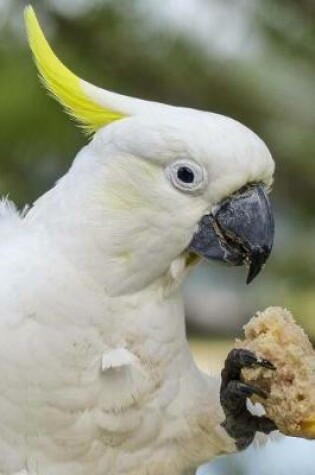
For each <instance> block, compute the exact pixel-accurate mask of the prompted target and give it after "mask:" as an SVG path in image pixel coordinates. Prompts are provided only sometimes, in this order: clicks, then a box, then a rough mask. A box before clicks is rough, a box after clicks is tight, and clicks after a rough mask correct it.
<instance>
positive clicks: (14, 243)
mask: <svg viewBox="0 0 315 475" xmlns="http://www.w3.org/2000/svg"><path fill="white" fill-rule="evenodd" d="M25 18H26V26H27V32H28V37H29V42H30V46H31V49H32V51H33V54H34V57H35V61H36V64H37V67H38V69H39V72H40V75H41V78H42V80H43V82H44V84H45V85H46V86H47V88H48V89H49V91H50V92H51V94H52V95H54V96H55V97H56V98H57V99H58V100H59V101H60V102H61V104H63V105H64V106H65V108H66V110H67V111H68V112H69V113H70V114H71V115H72V116H73V117H74V118H75V119H76V120H77V121H78V122H80V123H81V124H82V125H84V126H85V127H86V128H87V129H88V130H89V132H91V133H93V137H92V140H91V141H90V142H89V144H88V145H87V146H86V147H84V148H83V150H81V151H80V152H79V153H78V155H77V157H76V158H75V160H74V163H73V165H72V167H71V168H70V170H69V172H68V173H67V174H66V175H65V176H64V177H63V178H62V179H61V180H59V181H58V183H57V184H56V186H55V187H54V188H53V189H52V190H50V191H49V192H48V193H46V194H45V195H44V196H42V197H41V198H40V199H39V200H38V201H36V202H35V203H34V204H33V206H32V207H31V208H30V209H28V210H27V211H25V212H24V213H22V214H18V213H17V212H16V211H15V208H14V206H13V205H12V204H10V203H9V202H7V201H2V204H1V207H0V262H1V266H0V277H1V286H0V304H1V319H0V374H1V378H0V427H1V430H0V473H1V474H3V475H13V474H14V475H17V474H20V475H22V474H23V475H70V474H71V475H166V474H170V475H179V474H184V473H185V474H188V473H189V474H191V473H195V470H196V467H197V466H198V465H200V464H201V463H203V462H205V461H208V460H210V459H212V458H213V457H215V456H217V455H220V454H224V453H232V452H235V451H237V450H240V449H242V448H243V447H246V446H247V445H248V444H249V443H250V442H251V441H252V439H253V437H254V435H255V432H256V431H261V432H265V433H269V432H270V431H271V430H273V429H274V425H273V423H272V422H271V421H270V420H268V419H267V418H266V417H261V418H259V417H256V416H252V415H251V414H250V413H249V412H248V411H247V409H246V407H245V406H244V404H245V400H246V396H247V395H248V394H251V392H253V391H255V388H249V387H247V386H245V385H242V383H241V382H240V381H239V372H240V367H241V366H242V365H255V364H263V365H267V366H268V364H269V363H268V362H266V361H257V360H256V359H255V357H254V355H252V354H250V353H246V352H241V351H239V352H235V351H234V352H233V353H231V354H230V355H229V357H228V358H227V362H226V365H225V369H224V370H223V372H222V382H221V383H220V378H217V379H215V378H212V377H210V376H208V375H206V374H204V373H202V372H201V371H200V370H199V369H198V368H197V367H196V365H195V363H194V361H193V359H192V356H191V353H190V351H189V348H188V344H187V340H186V334H185V323H184V309H183V302H182V296H181V288H182V283H183V280H184V278H185V276H186V275H187V272H188V271H189V269H190V268H191V267H192V266H193V264H195V263H196V262H197V261H199V260H200V259H201V258H202V257H206V258H208V259H216V260H221V261H225V262H228V263H230V264H232V265H241V264H247V266H248V268H249V275H248V281H250V280H252V279H253V278H254V277H255V275H256V274H257V273H258V272H259V270H260V269H261V268H262V266H263V264H264V263H265V261H266V259H267V257H268V256H269V254H270V251H271V247H272V240H273V231H274V229H273V228H274V224H273V218H272V212H271V208H270V203H269V200H268V196H267V191H268V189H269V187H270V185H271V182H272V178H273V172H274V163H273V160H272V158H271V156H270V153H269V151H268V149H267V148H266V146H265V145H264V143H263V142H262V141H261V140H260V139H259V138H258V137H257V136H256V135H255V134H254V133H253V132H251V131H250V130H248V129H247V128H246V127H245V126H243V125H241V124H240V123H238V122H236V121H234V120H232V119H230V118H227V117H223V116H220V115H217V114H213V113H207V112H202V111H197V110H192V109H186V108H180V107H172V106H168V105H163V104H159V103H153V102H149V101H144V100H140V99H134V98H130V97H125V96H122V95H119V94H115V93H113V92H109V91H106V90H103V89H100V88H98V87H95V86H93V85H91V84H89V83H87V82H85V81H83V80H81V79H80V78H78V77H77V76H75V75H74V74H73V73H72V72H70V71H69V70H68V69H67V68H66V67H65V66H64V65H63V64H62V63H61V62H60V61H59V60H58V59H57V57H56V56H55V54H54V53H53V52H52V50H51V48H50V46H49V45H48V43H47V41H46V39H45V37H44V35H43V32H42V31H41V29H40V26H39V24H38V22H37V19H36V16H35V13H34V11H33V9H32V8H31V7H27V9H26V11H25Z"/></svg>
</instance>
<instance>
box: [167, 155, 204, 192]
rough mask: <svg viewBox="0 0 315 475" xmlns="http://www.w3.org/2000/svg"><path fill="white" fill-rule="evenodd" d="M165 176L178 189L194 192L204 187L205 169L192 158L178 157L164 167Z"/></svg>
mask: <svg viewBox="0 0 315 475" xmlns="http://www.w3.org/2000/svg"><path fill="white" fill-rule="evenodd" d="M165 172H166V176H167V178H168V179H169V180H170V182H171V183H172V185H173V186H174V187H175V188H177V189H178V190H180V191H186V192H188V193H189V192H190V193H196V192H199V191H202V190H203V189H204V188H205V185H206V181H207V176H206V171H205V170H204V169H203V168H202V167H201V166H200V165H198V163H196V162H193V161H192V160H187V159H180V160H176V161H175V162H173V163H171V164H170V165H168V166H167V167H166V170H165Z"/></svg>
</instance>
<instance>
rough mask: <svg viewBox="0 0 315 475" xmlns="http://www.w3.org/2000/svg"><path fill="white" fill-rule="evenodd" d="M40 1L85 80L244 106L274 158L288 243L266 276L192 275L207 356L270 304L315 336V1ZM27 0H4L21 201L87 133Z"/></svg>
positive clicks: (8, 156)
mask: <svg viewBox="0 0 315 475" xmlns="http://www.w3.org/2000/svg"><path fill="white" fill-rule="evenodd" d="M32 4H33V6H34V7H35V8H36V10H37V13H38V15H39V17H40V19H41V23H42V24H43V26H44V29H45V31H46V33H47V35H48V37H49V38H50V41H51V42H52V44H53V46H54V49H55V50H56V52H57V53H58V55H59V57H61V58H62V59H63V60H64V62H65V63H66V64H67V65H68V66H70V68H71V69H72V70H74V71H75V72H76V73H77V74H79V75H80V76H81V77H83V78H84V79H86V80H89V81H90V82H93V83H95V84H97V85H99V86H103V87H105V88H108V89H113V90H115V91H117V92H120V93H123V94H128V95H133V96H139V97H143V98H146V99H150V100H158V101H161V102H168V103H171V104H175V105H181V106H188V107H195V108H200V109H206V110H210V111H213V112H217V113H221V114H225V115H228V116H231V117H233V118H235V119H237V120H239V121H241V122H243V123H244V124H246V125H247V126H248V127H250V128H251V129H253V130H254V131H255V132H256V133H258V134H259V135H260V136H261V137H262V138H263V139H264V141H265V142H266V143H267V144H268V146H269V148H270V150H271V152H272V154H273V157H274V159H275V161H276V167H277V170H276V176H275V183H274V189H273V193H272V200H273V204H274V209H275V215H276V240H275V247H274V252H273V255H272V258H271V259H270V261H269V262H268V264H267V267H266V269H265V271H264V273H263V274H262V275H261V276H259V277H258V279H257V280H256V281H255V282H254V284H253V285H252V286H250V287H246V285H245V274H244V269H227V268H222V267H219V266H217V265H215V264H213V263H211V264H210V265H209V264H206V265H203V266H201V267H200V268H199V270H198V271H195V272H194V273H193V274H192V276H191V277H190V279H189V282H188V283H187V288H186V309H187V320H188V328H189V334H190V336H191V338H192V347H193V349H194V351H195V354H196V355H197V358H198V360H199V362H200V364H201V365H203V366H204V367H206V366H207V365H208V362H210V360H211V359H212V361H214V366H216V367H219V366H220V365H221V362H222V360H223V359H224V355H225V354H226V351H227V347H228V345H229V344H231V341H232V338H233V337H234V336H236V335H237V334H239V333H240V329H241V325H242V324H243V323H244V322H246V321H247V320H248V318H249V317H250V316H251V315H252V314H253V313H255V311H256V310H258V309H263V308H265V307H267V306H270V305H281V306H285V307H287V308H289V309H290V310H292V312H293V313H294V315H295V317H296V318H297V320H298V321H299V322H301V323H302V324H303V326H304V327H305V329H306V330H307V331H308V333H309V334H310V336H311V338H312V339H313V341H315V312H314V309H315V81H314V73H315V2H314V1H313V0H286V1H284V0H282V1H281V0H239V1H236V0H111V1H106V0H76V1H75V0H67V1H63V0H46V1H43V0H41V1H35V0H34V1H33V2H32ZM24 5H25V3H24V2H23V1H21V0H20V1H19V0H0V104H1V107H0V144H1V145H0V147H1V148H0V193H1V195H9V197H10V198H11V199H12V200H14V201H15V202H16V203H17V205H18V206H19V207H20V208H23V206H24V205H25V204H31V203H32V202H33V200H34V199H36V198H37V197H38V196H39V195H40V194H42V193H43V192H44V191H45V190H47V189H49V188H50V187H51V186H52V185H53V184H54V182H55V181H56V179H58V177H60V176H61V175H62V174H63V173H64V172H65V171H66V170H67V168H68V167H69V165H70V163H71V161H72V159H73V158H74V156H75V153H76V152H77V151H78V150H79V149H80V148H81V147H82V146H83V144H84V143H85V142H86V138H85V137H84V136H83V135H82V134H81V132H80V130H79V129H77V128H76V127H75V126H74V124H73V123H72V122H71V120H70V119H69V118H68V117H66V115H65V114H64V113H63V112H62V111H61V108H60V107H59V105H57V104H56V103H55V102H54V101H53V100H52V99H50V98H49V97H48V95H47V94H46V93H45V92H44V90H43V88H42V87H41V86H40V84H39V81H38V79H37V77H36V71H35V67H34V66H33V64H32V61H31V57H30V53H29V50H28V47H27V45H26V40H25V33H24V27H23V20H22V16H23V7H24ZM210 338H211V341H212V344H210V342H209V339H210ZM214 340H215V342H214ZM214 343H215V344H214ZM209 365H210V363H209ZM314 466H315V463H314ZM243 470H244V469H243V468H242V469H240V473H243ZM218 473H219V472H218ZM220 473H222V472H220ZM279 473H280V472H279ZM281 473H282V472H281ZM301 473H303V475H304V473H305V474H306V473H307V472H301ZM309 473H315V469H314V471H313V472H309Z"/></svg>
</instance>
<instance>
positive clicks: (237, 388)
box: [220, 349, 277, 450]
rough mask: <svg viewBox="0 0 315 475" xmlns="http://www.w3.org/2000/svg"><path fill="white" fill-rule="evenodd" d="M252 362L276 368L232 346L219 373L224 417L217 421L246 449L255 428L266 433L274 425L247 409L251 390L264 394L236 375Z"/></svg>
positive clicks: (255, 430)
mask: <svg viewBox="0 0 315 475" xmlns="http://www.w3.org/2000/svg"><path fill="white" fill-rule="evenodd" d="M255 366H262V367H264V368H268V369H273V370H275V369H276V368H275V367H274V366H273V365H272V363H270V362H269V361H267V360H263V359H259V358H257V357H256V356H255V355H254V354H253V353H252V352H251V351H248V350H242V349H234V350H232V351H231V352H230V353H229V354H228V357H227V359H226V361H225V365H224V369H223V370H222V373H221V391H220V401H221V405H222V408H223V411H224V414H225V417H226V419H225V421H224V422H223V423H222V424H221V425H222V427H224V429H225V430H226V431H227V433H228V434H229V435H230V436H231V437H233V438H234V439H235V440H236V446H237V448H238V449H239V450H243V449H246V447H248V446H249V445H250V444H251V443H252V441H253V439H254V437H255V434H256V432H263V433H264V434H269V433H270V432H272V431H274V430H276V429H277V427H276V425H275V423H274V422H273V421H272V420H271V419H269V418H268V417H265V416H262V417H258V416H254V415H253V414H251V413H250V412H249V410H248V409H247V398H249V397H250V396H252V395H253V394H256V395H257V396H259V397H261V398H263V399H266V398H267V394H266V393H265V392H264V391H262V390H261V389H258V388H256V387H254V386H250V385H248V384H245V383H243V382H242V381H241V379H240V378H241V371H242V368H252V367H255Z"/></svg>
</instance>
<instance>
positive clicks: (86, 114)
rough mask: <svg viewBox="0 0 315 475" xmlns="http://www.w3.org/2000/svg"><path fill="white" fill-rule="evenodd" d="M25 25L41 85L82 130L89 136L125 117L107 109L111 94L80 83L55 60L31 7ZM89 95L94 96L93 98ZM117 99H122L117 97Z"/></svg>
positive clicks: (118, 112)
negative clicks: (42, 84)
mask: <svg viewBox="0 0 315 475" xmlns="http://www.w3.org/2000/svg"><path fill="white" fill-rule="evenodd" d="M25 24H26V30H27V35H28V40H29V44H30V47H31V50H32V52H33V55H34V59H35V62H36V65H37V68H38V70H39V73H40V76H41V78H42V81H43V83H44V85H45V86H46V87H47V89H48V90H49V91H50V92H51V94H52V95H53V96H54V97H55V98H56V99H57V100H58V101H59V102H60V103H61V104H62V105H63V106H64V107H65V109H66V111H67V112H68V113H69V114H70V115H71V116H72V117H73V118H74V119H75V120H77V121H78V122H79V123H80V124H81V125H82V126H83V128H85V129H86V130H87V131H88V132H89V133H92V132H95V131H96V130H98V129H100V128H102V127H104V126H105V125H107V124H109V123H110V122H113V121H115V120H118V119H122V118H123V117H126V115H127V114H124V113H122V112H121V111H119V110H115V109H114V108H111V107H107V104H106V102H109V103H110V102H113V101H112V100H110V99H113V97H114V93H111V92H109V91H105V90H102V89H98V88H96V87H95V86H93V85H91V84H89V83H87V82H85V81H83V80H82V79H80V78H79V77H78V76H76V75H75V74H73V73H72V72H71V71H70V70H69V69H68V68H67V67H66V66H64V64H63V63H62V62H61V61H60V60H59V59H58V58H57V56H56V55H55V53H54V52H53V51H52V49H51V47H50V45H49V43H48V41H47V40H46V38H45V36H44V33H43V31H42V29H41V27H40V25H39V23H38V21H37V18H36V15H35V12H34V10H33V8H32V7H31V6H28V7H26V9H25ZM89 91H90V92H91V91H92V93H94V96H95V97H94V98H93V97H91V96H92V95H93V94H92V93H91V94H89ZM106 93H107V95H108V97H109V101H106V98H105V100H104V98H102V100H100V101H99V103H98V102H97V101H98V98H99V97H101V94H103V95H105V94H106ZM117 97H123V96H118V95H117Z"/></svg>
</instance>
